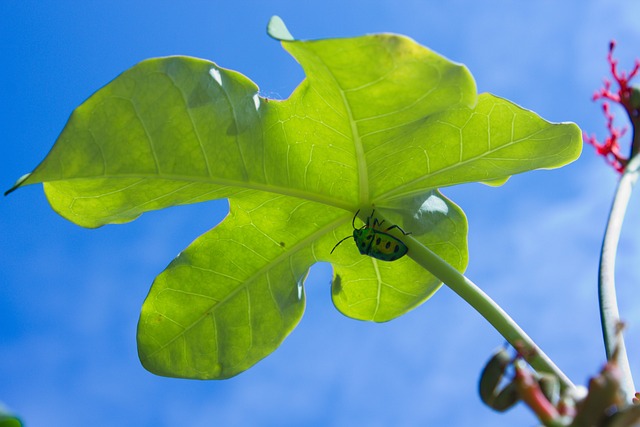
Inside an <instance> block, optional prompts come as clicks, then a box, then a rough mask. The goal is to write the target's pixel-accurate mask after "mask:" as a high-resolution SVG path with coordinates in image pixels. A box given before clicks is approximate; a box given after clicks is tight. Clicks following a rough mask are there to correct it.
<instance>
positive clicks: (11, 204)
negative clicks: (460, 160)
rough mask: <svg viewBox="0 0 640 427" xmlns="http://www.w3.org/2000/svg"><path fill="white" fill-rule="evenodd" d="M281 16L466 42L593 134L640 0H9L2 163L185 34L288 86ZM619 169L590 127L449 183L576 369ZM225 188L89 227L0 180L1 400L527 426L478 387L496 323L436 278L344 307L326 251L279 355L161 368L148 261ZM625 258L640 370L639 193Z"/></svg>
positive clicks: (154, 420)
mask: <svg viewBox="0 0 640 427" xmlns="http://www.w3.org/2000/svg"><path fill="white" fill-rule="evenodd" d="M274 14H278V15H280V16H281V17H282V18H283V19H284V20H285V22H286V23H287V25H288V27H289V29H290V30H291V32H292V33H293V34H294V35H295V36H297V37H299V38H305V39H309V38H324V37H338V36H340V37H342V36H356V35H361V34H365V33H375V32H395V33H401V34H405V35H408V36H410V37H412V38H414V39H416V40H417V41H418V42H420V43H422V44H424V45H426V46H428V47H430V48H432V49H434V50H436V51H437V52H439V53H441V54H443V55H445V56H447V57H448V58H450V59H452V60H455V61H458V62H463V63H465V64H466V65H467V66H468V67H469V69H470V70H471V72H472V73H473V75H474V77H475V78H476V82H477V84H478V88H479V91H481V92H484V91H489V92H492V93H495V94H497V95H500V96H503V97H505V98H508V99H510V100H512V101H514V102H516V103H518V104H520V105H522V106H523V107H526V108H529V109H532V110H534V111H536V112H537V113H539V114H540V115H542V116H543V117H545V118H546V119H548V120H552V121H574V122H576V123H578V125H579V126H581V127H582V128H583V129H585V130H587V131H588V132H589V133H597V134H598V135H599V136H601V137H603V136H604V135H605V130H604V121H603V118H602V116H601V113H600V108H599V106H598V105H596V104H594V103H591V102H590V97H591V95H592V93H593V91H594V90H595V89H597V88H598V87H599V85H600V83H601V81H602V77H603V76H605V75H606V74H607V64H606V62H605V56H606V53H607V46H608V42H609V40H610V39H612V38H613V39H616V40H617V41H618V49H617V51H616V55H617V56H618V57H619V58H620V63H621V66H622V67H625V68H630V67H631V66H632V64H633V59H634V58H635V57H640V51H638V50H634V49H637V47H638V46H640V26H638V24H637V23H638V18H639V17H640V4H638V3H637V2H632V1H624V2H623V1H620V2H616V1H613V2H612V1H608V0H600V1H585V0H572V1H564V2H557V1H537V2H499V1H493V0H489V1H484V2H477V1H461V0H460V1H452V2H447V3H445V2H442V1H430V0H413V1H396V2H391V1H387V2H376V1H369V2H364V1H349V0H342V1H334V0H325V1H322V2H304V3H303V2H299V1H269V2H266V1H253V2H252V1H234V2H231V1H228V2H222V1H219V2H213V1H209V2H207V1H195V0H183V1H180V2H175V1H174V2H169V1H157V0H156V1H153V2H152V1H146V0H145V1H136V2H125V1H122V0H114V1H110V2H71V1H65V0H58V1H56V2H36V1H32V0H22V1H13V0H5V1H3V2H1V3H0V34H1V38H0V40H1V44H0V46H1V49H2V52H1V57H2V67H1V68H0V73H1V77H2V78H1V79H0V99H1V100H2V103H3V106H4V108H3V114H2V119H1V120H0V138H1V139H0V162H1V163H0V165H1V166H0V184H1V185H2V186H3V188H4V189H6V188H9V187H10V186H11V185H12V184H13V182H14V181H15V179H17V178H18V177H19V176H20V175H22V174H23V173H26V172H29V171H30V170H31V169H32V168H33V167H35V165H36V164H37V163H38V162H39V161H40V160H41V159H42V158H43V157H44V156H45V154H46V153H47V151H48V150H49V149H50V147H51V146H52V145H53V142H54V141H55V139H56V136H57V135H58V133H59V132H60V131H61V130H62V127H63V126H64V124H65V122H66V120H67V118H68V116H69V114H70V113H71V111H72V110H73V109H74V108H75V107H77V106H78V105H79V104H80V103H81V102H82V101H84V100H85V99H86V98H87V97H88V96H90V95H91V94H92V93H93V92H94V91H95V90H97V89H98V88H100V87H101V86H103V85H104V84H106V83H107V82H109V81H110V80H111V79H113V78H114V77H115V76H116V75H117V74H119V73H120V72H122V71H124V70H125V69H127V68H129V67H131V66H133V65H134V64H136V63H137V62H139V61H141V60H143V59H146V58H149V57H155V56H164V55H174V54H181V55H191V56H197V57H202V58H206V59H210V60H213V61H214V62H216V63H218V64H219V65H220V66H222V67H225V68H231V69H234V70H237V71H239V72H241V73H243V74H245V75H246V76H248V77H249V78H251V79H252V80H253V81H255V82H256V83H257V84H258V85H259V86H260V88H261V91H262V93H263V94H264V95H266V96H271V97H280V98H284V97H286V96H287V95H288V94H289V93H290V92H291V91H292V90H293V88H294V87H295V86H296V85H297V84H298V83H299V82H300V80H301V79H302V78H303V74H302V71H301V69H300V68H299V66H298V65H297V64H296V63H295V61H294V60H293V59H291V58H290V57H289V56H288V54H287V53H286V52H285V51H284V50H283V49H282V48H281V47H280V45H279V44H278V43H277V42H276V41H274V40H272V39H270V38H269V37H267V35H266V34H265V27H266V23H267V21H268V19H269V17H270V16H271V15H274ZM615 182H616V174H615V173H614V172H613V171H612V170H610V169H608V168H607V167H605V166H604V163H603V162H602V160H601V159H599V158H596V156H595V155H594V153H593V151H592V150H591V148H590V147H586V148H585V150H584V153H583V156H582V157H581V158H580V159H579V160H578V161H577V162H575V163H573V164H572V165H569V166H568V167H565V168H563V169H560V170H554V171H539V172H533V173H529V174H525V175H520V176H516V177H514V178H512V179H511V180H510V181H509V182H508V183H507V184H506V185H505V186H503V187H499V188H490V187H485V186H482V185H480V184H473V185H467V186H461V187H456V188H449V189H445V190H444V193H445V194H446V195H447V196H449V197H450V198H452V199H453V200H454V201H455V202H456V203H457V204H459V205H460V206H461V207H462V208H463V209H464V210H465V212H466V213H467V216H468V219H469V225H470V233H469V248H470V264H469V268H468V271H467V275H468V276H469V277H470V278H471V279H472V280H473V281H475V282H476V283H477V284H478V285H479V286H481V287H482V288H483V289H484V290H485V291H486V292H487V293H488V294H489V295H491V296H492V297H493V298H494V299H495V300H496V301H498V302H499V303H500V304H501V305H502V306H503V308H505V309H506V310H507V311H508V312H509V313H510V314H511V315H512V316H513V317H514V318H515V319H516V320H517V321H518V322H519V323H520V325H521V326H522V327H523V328H524V329H525V330H526V331H527V332H528V333H529V334H530V335H531V336H532V337H533V338H534V339H535V340H536V341H537V342H538V343H539V344H540V345H541V346H542V348H543V349H544V350H545V351H546V352H547V353H548V354H549V355H550V356H551V357H552V358H553V359H554V361H555V362H556V363H557V364H558V365H559V366H560V367H561V368H563V369H564V371H565V372H566V373H567V374H568V375H569V376H570V377H571V378H572V379H573V381H574V382H576V383H585V382H586V379H587V378H588V376H589V375H591V374H593V373H594V372H595V371H596V370H597V369H599V368H600V366H601V364H602V363H603V358H604V350H603V346H602V343H601V339H600V326H599V321H598V314H597V299H596V274H597V261H598V256H599V246H600V239H601V235H602V231H603V229H604V225H605V221H606V218H607V214H608V209H609V204H610V200H611V197H612V192H613V189H614V186H615ZM226 209H227V205H226V202H225V201H216V202H209V203H205V204H201V205H194V206H185V207H179V208H172V209H168V210H166V211H161V212H152V213H148V214H145V215H143V216H142V217H141V218H139V219H138V220H136V221H135V222H133V223H129V224H125V225H120V226H106V227H102V228H100V229H97V230H86V229H82V228H80V227H77V226H75V225H73V224H71V223H69V222H67V221H65V220H64V219H62V218H61V217H59V216H57V215H56V214H55V213H54V212H53V211H52V210H51V209H50V208H49V207H48V204H47V202H46V200H45V197H44V195H43V193H42V190H41V187H40V186H31V187H28V188H24V189H21V190H19V191H17V192H16V193H14V194H11V196H9V197H7V198H4V199H3V200H2V201H0V233H1V235H2V239H0V254H1V255H2V264H1V268H0V401H1V402H4V403H5V404H6V405H8V406H9V407H11V408H12V409H13V410H14V411H15V412H17V413H19V414H20V415H21V416H22V417H23V418H24V419H25V420H26V422H27V425H28V426H30V427H39V426H47V427H58V426H67V427H68V426H87V425H92V426H115V425H118V426H128V425H136V426H175V425H181V426H194V427H199V426H211V425H221V426H228V425H243V426H288V425H291V426H294V425H295V426H300V425H304V426H360V425H362V426H389V425H399V426H440V425H447V426H454V427H455V426H469V425H475V426H491V425H496V424H499V425H523V426H533V425H536V423H535V420H534V419H533V417H532V416H531V415H530V414H529V413H528V411H527V409H526V408H523V407H521V406H519V407H517V408H516V409H514V410H512V411H510V412H508V413H507V414H505V415H498V414H496V413H494V412H492V411H490V410H489V409H487V408H485V407H484V406H483V405H482V404H481V403H480V402H479V398H478V396H477V392H476V388H477V379H478V375H479V372H480V370H481V368H482V366H483V365H484V363H485V361H486V359H487V358H488V357H489V355H490V353H491V351H492V350H493V349H494V348H496V347H497V346H499V345H501V343H502V342H503V340H502V339H501V337H500V336H499V335H498V334H497V333H496V332H495V331H493V330H492V328H491V327H490V326H489V325H488V324H487V323H486V322H485V321H484V319H482V318H481V317H480V316H479V315H478V314H476V313H475V312H474V311H473V310H472V309H471V308H470V307H469V306H467V305H466V303H465V302H464V301H462V300H460V299H459V298H458V297H457V296H456V295H454V294H453V293H452V292H451V291H449V290H448V289H446V288H443V289H442V290H440V291H439V292H438V293H436V295H435V296H434V297H433V298H432V299H431V300H429V301H428V302H426V303H425V304H423V305H422V306H420V307H419V308H417V309H415V310H413V311H412V312H410V313H408V314H407V315H405V316H403V317H401V318H399V319H397V320H394V321H392V322H389V323H385V324H372V323H366V322H358V321H355V320H351V319H348V318H346V317H344V316H342V315H341V314H340V313H339V312H337V311H336V310H335V308H334V307H333V305H332V304H331V300H330V288H329V286H330V285H329V282H330V277H331V274H330V267H329V266H328V265H317V266H315V267H314V268H313V269H312V274H311V275H310V277H309V279H308V281H307V284H306V292H307V310H306V313H305V315H304V317H303V319H302V321H301V323H300V325H299V326H298V327H297V328H296V330H295V331H294V332H293V333H292V334H291V335H290V336H289V337H288V338H287V339H286V340H285V342H284V344H283V345H282V346H281V347H280V348H279V349H278V350H277V351H276V352H274V353H273V354H272V355H271V356H269V357H268V358H266V359H265V360H263V361H261V362H260V363H258V365H256V366H255V367H254V368H252V369H251V370H249V371H247V372H245V373H243V374H241V375H239V376H238V377H235V378H233V379H231V380H226V381H188V380H178V379H168V378H162V377H156V376H154V375H152V374H150V373H148V372H146V371H145V370H144V369H143V368H142V367H141V365H140V363H139V361H138V358H137V354H136V346H135V331H136V323H137V320H138V314H139V310H140V307H141V304H142V302H143V300H144V297H145V296H146V294H147V292H148V290H149V287H150V285H151V283H152V281H153V279H154V277H155V276H156V275H157V274H158V273H160V272H161V271H162V270H163V269H164V268H165V267H166V265H167V264H168V263H169V262H170V261H171V259H173V257H174V256H176V255H177V253H178V252H180V251H181V250H182V249H183V248H185V247H186V246H187V245H188V244H189V243H190V242H191V241H192V240H193V239H195V238H196V237H197V236H199V235H200V234H201V233H203V232H204V231H206V230H208V229H209V228H211V227H212V226H213V225H215V224H216V223H218V222H219V221H220V220H222V218H223V217H224V216H225V214H226ZM628 215H629V216H628V222H627V223H626V224H625V228H624V233H625V235H624V237H623V239H622V241H621V247H620V254H619V259H618V282H619V287H620V289H619V298H620V300H621V310H622V313H623V317H624V318H625V319H626V320H627V321H628V323H629V328H628V335H627V336H628V347H629V351H630V353H631V359H632V360H631V364H632V369H633V370H634V372H636V374H637V373H638V372H639V371H640V339H639V338H640V311H638V310H637V309H634V308H635V307H637V304H638V297H637V292H635V289H634V288H633V286H634V285H635V284H636V283H638V281H639V280H640V272H639V271H638V269H637V265H638V258H639V257H640V232H639V231H638V230H640V228H638V227H637V226H636V224H637V221H638V217H639V216H640V202H639V201H638V200H637V198H636V199H634V200H632V204H631V206H630V212H629V214H628Z"/></svg>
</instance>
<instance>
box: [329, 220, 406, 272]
mask: <svg viewBox="0 0 640 427" xmlns="http://www.w3.org/2000/svg"><path fill="white" fill-rule="evenodd" d="M358 212H359V211H358ZM358 212H356V215H355V216H354V217H353V221H352V225H353V240H354V241H355V242H356V246H357V247H358V250H359V251H360V254H362V255H368V256H370V257H372V258H375V259H379V260H381V261H395V260H397V259H399V258H402V257H403V256H405V255H406V253H407V252H408V251H409V248H407V245H405V244H404V243H403V242H402V241H401V240H400V239H398V238H397V237H394V236H392V235H391V234H389V233H387V231H389V230H391V229H392V228H397V229H398V230H400V231H401V232H402V233H403V234H404V235H408V234H410V233H405V231H404V230H403V229H402V228H400V227H398V226H397V225H392V226H391V227H389V228H387V229H385V230H382V229H380V228H379V227H380V226H381V225H382V223H383V222H384V221H382V222H378V220H377V219H376V218H374V216H373V213H374V212H375V211H373V212H371V215H370V216H369V217H368V218H367V223H366V224H365V225H363V226H362V227H361V228H356V227H355V219H356V217H357V216H358ZM372 219H373V222H371V220H372ZM349 237H351V236H348V237H345V238H344V239H342V240H340V241H339V242H338V243H336V245H335V246H334V247H333V249H332V250H331V252H332V253H333V251H334V250H335V249H336V247H338V245H339V244H340V243H342V242H343V241H345V240H346V239H348V238H349Z"/></svg>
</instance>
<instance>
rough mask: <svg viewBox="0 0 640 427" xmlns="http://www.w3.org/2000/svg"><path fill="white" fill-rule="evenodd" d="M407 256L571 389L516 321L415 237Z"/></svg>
mask: <svg viewBox="0 0 640 427" xmlns="http://www.w3.org/2000/svg"><path fill="white" fill-rule="evenodd" d="M405 243H406V244H407V246H408V247H409V255H410V256H411V258H412V259H413V260H414V261H416V262H417V263H418V264H420V265H421V266H423V267H424V268H425V269H427V270H428V271H429V272H431V273H432V274H433V275H435V276H436V277H437V278H438V279H440V280H441V281H442V282H443V283H444V284H445V285H447V286H448V287H449V288H450V289H451V290H453V291H454V292H455V293H456V294H458V295H459V296H460V297H462V299H464V300H465V301H466V302H467V303H468V304H469V305H471V306H472V307H473V308H474V309H475V310H476V311H477V312H478V313H480V315H482V317H484V318H485V319H486V320H487V321H488V322H489V323H490V324H491V325H492V326H493V327H494V328H495V329H496V330H497V331H498V332H499V333H500V334H501V335H502V336H503V337H504V338H505V339H506V340H507V341H508V342H509V343H510V344H511V345H512V346H514V347H517V348H518V349H521V350H523V352H524V353H525V354H523V356H524V357H525V359H526V360H527V362H529V364H530V365H531V366H532V367H533V368H534V369H535V370H536V371H538V372H546V373H550V374H552V375H555V376H556V377H557V378H558V379H559V381H560V384H561V386H562V388H563V389H574V388H575V386H574V384H573V383H572V382H571V380H570V379H569V378H568V377H567V376H566V375H565V374H564V372H562V371H561V370H560V368H558V367H557V366H556V365H555V364H554V363H553V362H552V361H551V359H550V358H549V357H548V356H547V355H546V354H545V353H544V352H543V351H542V350H541V349H540V348H539V347H538V346H537V345H536V343H535V342H534V341H533V340H532V339H531V338H530V337H529V336H528V335H527V334H526V333H525V332H524V331H523V330H522V328H520V326H518V324H517V323H516V322H515V321H514V320H513V319H512V318H511V317H510V316H509V315H508V314H507V313H506V312H505V311H504V310H503V309H502V308H501V307H500V306H499V305H498V304H497V303H496V302H495V301H493V300H492V299H491V298H490V297H489V296H488V295H487V294H485V293H484V292H483V291H482V289H480V288H479V287H478V286H477V285H476V284H475V283H473V282H472V281H471V280H469V279H468V278H467V277H466V276H464V275H463V274H462V273H460V272H459V271H457V270H456V269H455V268H453V267H452V266H451V265H449V264H448V263H447V262H446V261H444V260H443V259H442V258H440V257H439V256H438V255H437V254H435V253H434V252H432V251H431V250H430V249H429V248H427V247H425V246H423V245H422V244H421V243H420V242H418V241H417V240H415V239H405Z"/></svg>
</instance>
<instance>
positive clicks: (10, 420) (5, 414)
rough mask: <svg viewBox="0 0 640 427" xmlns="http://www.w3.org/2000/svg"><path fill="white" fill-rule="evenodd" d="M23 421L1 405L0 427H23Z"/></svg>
mask: <svg viewBox="0 0 640 427" xmlns="http://www.w3.org/2000/svg"><path fill="white" fill-rule="evenodd" d="M22 426H23V424H22V421H21V420H20V418H18V417H16V416H15V415H14V414H12V413H10V412H9V410H8V409H7V408H6V407H5V406H4V405H3V404H2V403H0V427H22Z"/></svg>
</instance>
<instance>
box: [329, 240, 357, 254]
mask: <svg viewBox="0 0 640 427" xmlns="http://www.w3.org/2000/svg"><path fill="white" fill-rule="evenodd" d="M350 237H352V236H347V237H345V238H344V239H342V240H340V241H339V242H338V243H336V245H335V246H334V247H333V249H331V252H329V254H332V253H333V251H335V250H336V248H337V247H338V245H339V244H340V243H342V242H344V241H345V240H347V239H348V238H350Z"/></svg>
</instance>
